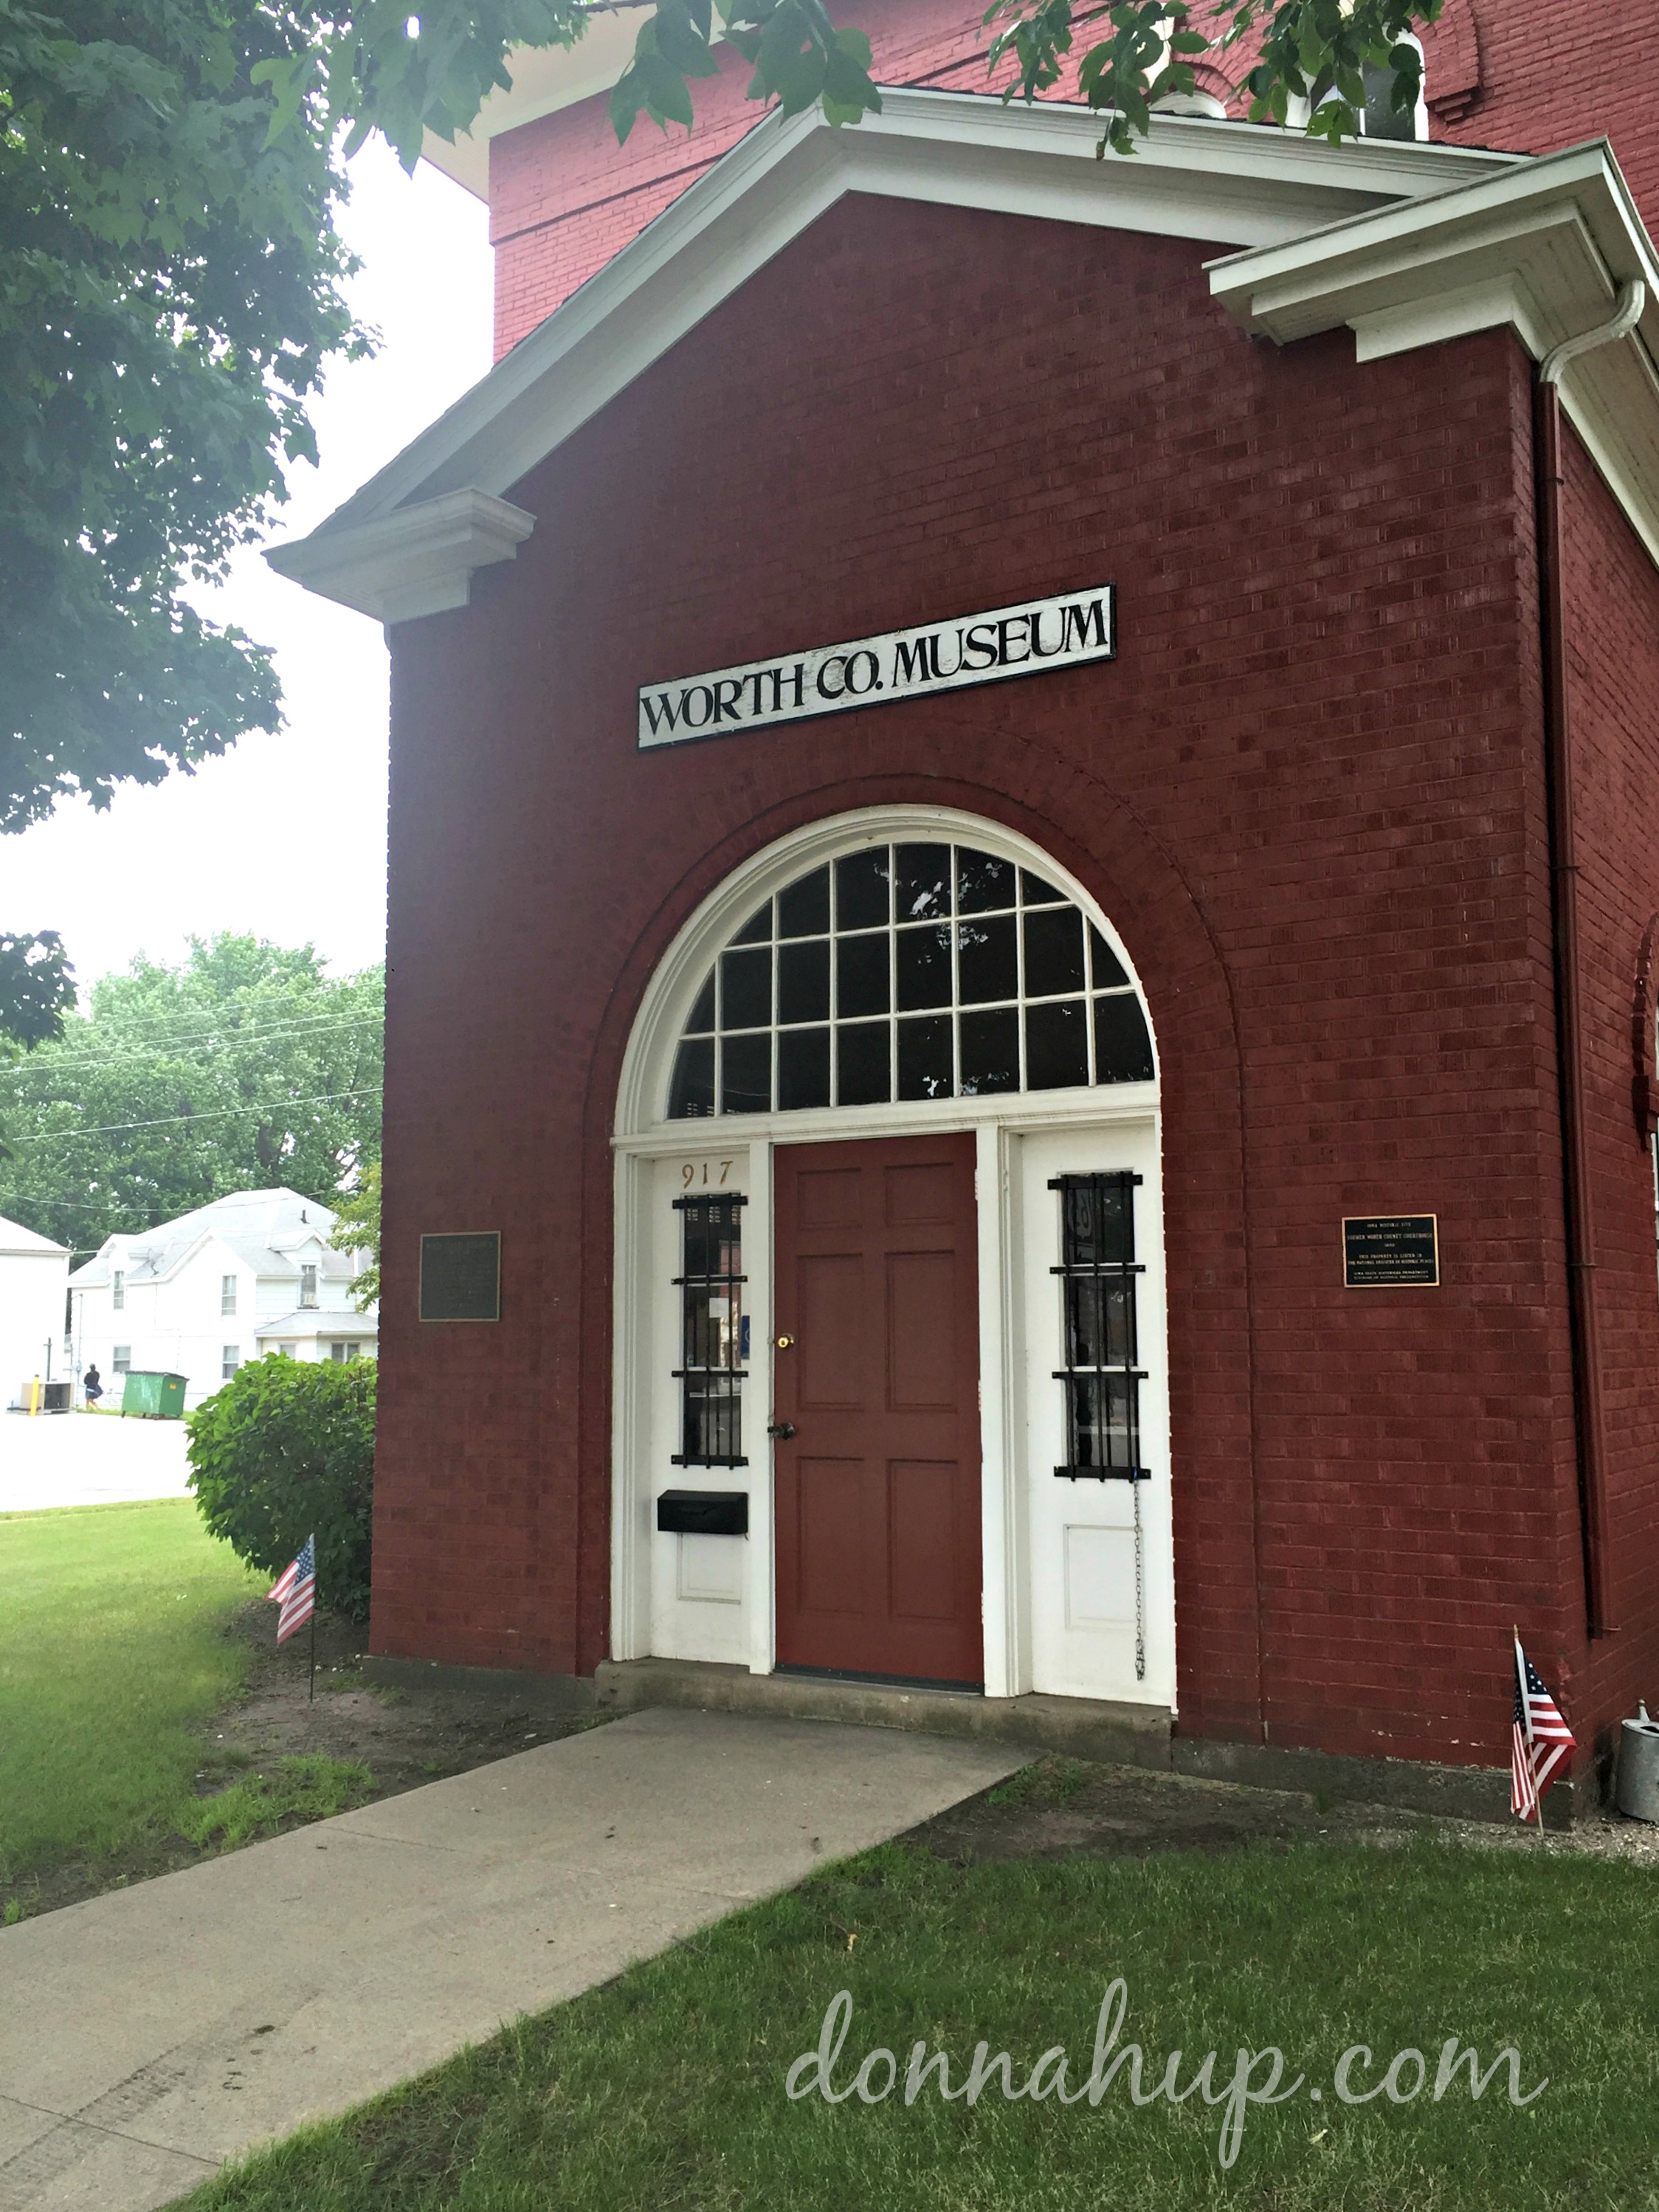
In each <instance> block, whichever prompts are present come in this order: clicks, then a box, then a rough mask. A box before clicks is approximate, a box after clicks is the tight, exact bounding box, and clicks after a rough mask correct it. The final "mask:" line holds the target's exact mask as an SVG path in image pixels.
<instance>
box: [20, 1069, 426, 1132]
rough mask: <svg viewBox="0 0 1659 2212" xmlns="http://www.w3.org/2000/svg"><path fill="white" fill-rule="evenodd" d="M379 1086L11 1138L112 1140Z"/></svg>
mask: <svg viewBox="0 0 1659 2212" xmlns="http://www.w3.org/2000/svg"><path fill="white" fill-rule="evenodd" d="M384 1087H385V1086H384V1085H381V1084H379V1083H373V1084H369V1085H366V1086H365V1088H363V1089H362V1090H361V1091H323V1092H321V1093H319V1096H318V1097H314V1098H274V1099H271V1100H270V1101H268V1102H267V1103H265V1104H264V1105H263V1106H216V1107H214V1108H213V1109H212V1110H211V1111H210V1112H209V1113H206V1114H158V1115H156V1117H155V1120H154V1121H100V1122H99V1123H97V1124H96V1125H95V1126H94V1127H92V1128H90V1129H47V1130H46V1131H44V1132H43V1133H41V1134H40V1136H38V1137H15V1138H13V1139H11V1141H12V1143H13V1144H14V1145H51V1144H58V1143H72V1142H73V1141H74V1139H76V1138H77V1137H112V1136H116V1135H118V1134H119V1133H121V1132H123V1131H125V1130H127V1129H166V1128H171V1127H173V1126H174V1125H175V1124H177V1123H178V1122H180V1121H190V1122H196V1121H227V1120H229V1119H232V1118H234V1116H235V1115H239V1114H276V1113H281V1112H283V1110H285V1109H288V1108H290V1107H295V1106H331V1105H333V1104H335V1103H337V1101H338V1100H340V1099H342V1098H378V1097H380V1093H381V1091H382V1090H383V1089H384Z"/></svg>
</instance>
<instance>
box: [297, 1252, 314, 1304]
mask: <svg viewBox="0 0 1659 2212" xmlns="http://www.w3.org/2000/svg"><path fill="white" fill-rule="evenodd" d="M316 1303H317V1268H316V1265H315V1263H314V1261H307V1262H306V1264H305V1265H304V1266H303V1267H301V1270H300V1310H301V1312H302V1313H303V1312H305V1311H307V1310H309V1309H310V1308H312V1307H313V1306H314V1305H315V1304H316Z"/></svg>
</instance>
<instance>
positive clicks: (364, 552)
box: [265, 485, 536, 623]
mask: <svg viewBox="0 0 1659 2212" xmlns="http://www.w3.org/2000/svg"><path fill="white" fill-rule="evenodd" d="M535 526H536V518H535V516H534V515H533V514H526V512H525V510H524V508H523V507H514V506H513V505H512V504H511V503H510V502H509V501H507V500H504V499H496V498H495V497H494V496H493V495H491V494H490V493H489V492H486V491H480V490H479V489H478V488H477V486H476V485H469V486H468V487H466V488H465V489H464V490H460V491H452V492H445V493H442V494H441V495H440V496H439V497H438V498H436V499H423V500H416V501H415V502H414V503H413V504H412V505H410V506H408V507H393V508H392V510H391V512H390V513H386V514H380V515H377V516H375V517H374V518H373V519H372V520H368V521H363V522H355V523H352V524H350V525H349V526H347V527H345V528H344V529H338V530H336V529H331V527H330V526H329V525H327V524H325V525H324V526H323V528H322V529H321V530H317V531H313V532H312V534H311V536H310V537H309V538H296V539H295V540H294V542H293V543H292V544H288V545H273V546H272V547H271V548H270V550H269V551H268V552H267V553H266V555H265V558H266V560H267V561H269V562H270V565H271V567H272V568H275V569H276V571H277V572H278V574H282V575H284V576H288V577H290V578H291V579H292V580H293V581H294V582H295V583H296V584H303V585H304V586H305V587H306V589H307V591H311V592H319V593H320V595H321V596H322V597H323V598H324V599H337V600H339V601H340V602H341V603H342V605H345V606H348V607H356V610H357V611H358V612H359V613H360V614H365V615H373V616H374V617H375V619H376V620H377V621H378V622H382V623H400V622H410V621H412V620H413V619H414V617H416V616H417V615H435V614H441V613H442V612H443V611H445V610H446V609H447V608H449V607H464V606H465V605H466V603H467V599H468V596H469V594H470V593H471V589H472V576H473V572H474V570H475V569H477V568H488V567H489V565H490V564H491V563H492V562H496V561H510V560H512V559H513V556H514V555H515V554H516V553H517V552H518V550H519V548H520V545H521V544H523V543H524V541H525V539H526V538H528V537H529V535H530V533H531V532H532V530H533V529H534V528H535Z"/></svg>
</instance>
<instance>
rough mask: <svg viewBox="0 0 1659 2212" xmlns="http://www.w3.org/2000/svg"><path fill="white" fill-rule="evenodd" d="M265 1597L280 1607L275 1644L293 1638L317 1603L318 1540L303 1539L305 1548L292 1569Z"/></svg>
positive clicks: (282, 1575) (284, 1574) (286, 1569)
mask: <svg viewBox="0 0 1659 2212" xmlns="http://www.w3.org/2000/svg"><path fill="white" fill-rule="evenodd" d="M265 1595H266V1597H267V1598H268V1599H269V1600H270V1601H271V1602H272V1603H273V1604H276V1605H280V1606H281V1607H282V1608H283V1609H282V1611H281V1612H280V1613H278V1614H277V1616H276V1641H277V1642H278V1643H279V1644H280V1643H281V1642H282V1641H283V1638H284V1637H285V1636H292V1635H293V1633H294V1632H295V1629H296V1628H300V1627H302V1626H304V1624H305V1623H306V1622H307V1620H310V1618H311V1616H312V1613H313V1612H314V1611H315V1609H316V1599H317V1539H316V1538H315V1537H314V1536H307V1538H306V1547H305V1549H304V1551H303V1552H301V1554H300V1556H299V1558H298V1559H295V1561H294V1562H293V1563H292V1565H289V1566H286V1567H284V1568H283V1571H282V1573H281V1574H280V1575H278V1576H277V1577H276V1581H275V1582H274V1583H272V1584H271V1586H270V1589H268V1590H267V1591H266V1592H265Z"/></svg>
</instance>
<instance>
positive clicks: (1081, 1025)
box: [668, 844, 1153, 1121]
mask: <svg viewBox="0 0 1659 2212" xmlns="http://www.w3.org/2000/svg"><path fill="white" fill-rule="evenodd" d="M1152 1073H1153V1070H1152V1038H1151V1036H1150V1035H1149V1034H1148V1031H1147V1028H1146V1015H1145V1014H1144V1013H1143V1012H1142V1011H1141V1006H1140V1001H1139V998H1138V997H1137V996H1136V994H1135V988H1134V986H1133V983H1132V982H1131V981H1129V978H1128V976H1127V974H1126V973H1125V972H1124V969H1123V967H1122V964H1121V962H1120V961H1119V959H1118V957H1117V956H1116V954H1115V952H1114V951H1112V949H1111V947H1110V945H1108V944H1107V942H1106V940H1105V939H1104V938H1103V936H1102V935H1101V934H1100V932H1099V931H1098V930H1097V929H1096V928H1094V927H1093V926H1092V925H1091V923H1090V921H1088V919H1087V917H1086V916H1085V915H1084V914H1083V913H1081V912H1080V911H1079V908H1077V907H1076V906H1075V905H1073V902H1072V901H1071V900H1070V899H1068V898H1067V897H1066V894H1065V892H1064V891H1060V890H1056V889H1055V888H1054V885H1053V884H1049V883H1046V882H1044V881H1043V879H1042V877H1040V876H1036V875H1033V874H1032V873H1031V872H1030V870H1029V869H1025V868H1020V867H1017V866H1015V864H1014V863H1013V862H1012V860H1000V859H999V858H998V857H997V856H996V855H995V854H990V853H981V852H978V851H975V849H974V848H971V847H969V846H967V845H945V844H939V845H934V844H925V845H924V844H915V845H875V846H871V847H869V848H866V850H864V851H862V852H858V853H849V854H846V855H845V856H844V857H843V858H842V859H841V860H837V861H836V862H835V864H834V865H833V866H831V867H822V868H815V869H813V870H812V871H811V872H810V873H809V874H807V875H805V876H802V877H799V878H798V879H797V880H796V881H795V882H794V883H793V884H789V885H788V886H787V888H786V889H785V890H782V891H781V892H780V893H779V894H778V896H776V897H775V898H769V899H768V900H767V901H766V902H765V904H764V905H763V906H762V907H761V908H759V909H758V910H757V912H756V913H754V914H753V915H750V918H749V920H748V921H746V922H745V923H744V926H743V927H742V928H741V929H740V930H738V933H737V934H736V935H735V936H734V937H733V938H732V940H731V942H730V944H729V945H727V946H726V950H725V951H723V952H722V953H721V954H720V957H719V958H718V960H717V961H716V962H715V963H714V968H713V969H712V970H711V971H710V973H709V975H708V978H707V980H706V981H705V982H704V984H703V987H702V990H701V991H700V992H699V993H698V994H697V998H696V1003H695V1004H694V1005H693V1006H692V1008H691V1012H690V1016H689V1017H688V1018H687V1021H686V1024H685V1030H684V1039H683V1042H681V1044H680V1047H679V1050H678V1053H677V1054H676V1056H675V1060H674V1073H673V1080H672V1084H671V1089H670V1093H669V1102H668V1112H669V1115H670V1118H671V1119H672V1120H676V1121H679V1120H690V1119H695V1118H696V1117H697V1116H699V1115H705V1114H767V1113H771V1112H773V1111H775V1110H778V1111H785V1112H787V1111H788V1110H790V1109H794V1108H801V1107H812V1106H829V1105H832V1104H833V1105H837V1106H874V1105H885V1104H886V1103H888V1102H889V1101H890V1100H891V1099H902V1098H974V1097H984V1096H987V1094H989V1093H992V1092H994V1091H1060V1090H1067V1089H1073V1088H1076V1087H1079V1086H1081V1085H1087V1084H1097V1083H1147V1082H1150V1081H1151V1080H1152Z"/></svg>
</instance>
